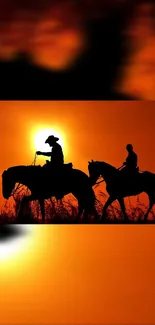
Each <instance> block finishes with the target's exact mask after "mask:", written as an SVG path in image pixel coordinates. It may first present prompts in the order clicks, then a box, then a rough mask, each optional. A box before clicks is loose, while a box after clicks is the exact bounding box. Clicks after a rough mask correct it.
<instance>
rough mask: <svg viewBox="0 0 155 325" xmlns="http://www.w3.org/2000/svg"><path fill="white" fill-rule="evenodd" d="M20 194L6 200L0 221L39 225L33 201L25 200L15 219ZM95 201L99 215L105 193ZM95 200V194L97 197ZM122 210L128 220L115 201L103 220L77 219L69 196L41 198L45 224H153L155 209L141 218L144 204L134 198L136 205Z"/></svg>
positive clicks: (90, 217)
mask: <svg viewBox="0 0 155 325" xmlns="http://www.w3.org/2000/svg"><path fill="white" fill-rule="evenodd" d="M23 195H24V194H23V193H19V194H17V197H16V199H15V201H14V202H13V204H10V201H9V200H8V201H7V200H6V201H5V204H4V205H3V206H2V208H1V211H0V223H1V224H42V223H43V221H42V218H41V211H40V206H39V203H38V202H37V201H34V202H31V203H28V204H27V205H26V206H25V209H24V210H23V213H22V216H21V217H20V219H18V218H17V215H18V211H19V209H20V204H21V200H22V198H23ZM99 196H100V198H99V200H98V201H97V202H96V210H97V213H98V215H99V216H101V215H102V210H103V207H104V204H105V202H106V200H107V198H108V196H107V195H106V194H105V193H104V192H99ZM97 199H98V197H97ZM127 200H128V206H126V211H127V215H128V221H124V217H123V213H122V211H121V208H120V206H119V204H118V203H117V201H116V202H115V203H113V204H112V205H111V206H110V207H109V208H108V215H107V218H106V219H103V220H96V217H95V216H94V215H89V216H88V219H87V220H84V219H83V218H82V216H81V219H80V220H79V219H77V215H78V205H77V201H76V200H75V198H74V197H73V196H72V195H68V196H67V198H66V197H64V198H63V199H62V200H59V201H56V200H55V199H54V198H52V199H51V200H45V222H44V223H46V224H79V223H81V224H86V223H87V224H99V223H101V224H126V223H127V224H149V223H151V224H155V211H154V210H152V211H151V212H150V213H149V218H148V220H147V221H144V215H145V212H146V210H147V206H146V204H144V203H142V202H140V200H139V199H137V203H136V205H135V204H134V205H133V204H131V203H130V199H127Z"/></svg>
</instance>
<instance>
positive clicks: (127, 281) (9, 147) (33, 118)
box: [0, 101, 155, 325]
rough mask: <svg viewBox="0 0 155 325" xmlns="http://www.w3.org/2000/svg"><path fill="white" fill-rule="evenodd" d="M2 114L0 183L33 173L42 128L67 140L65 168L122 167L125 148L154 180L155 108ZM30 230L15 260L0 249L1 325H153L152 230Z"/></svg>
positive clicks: (21, 107) (40, 106)
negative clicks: (8, 172)
mask: <svg viewBox="0 0 155 325" xmlns="http://www.w3.org/2000/svg"><path fill="white" fill-rule="evenodd" d="M0 112H1V119H0V123H1V126H0V132H1V134H0V148H1V159H0V173H2V172H3V170H4V169H6V168H8V167H10V166H13V165H19V164H25V165H28V164H31V163H32V161H33V158H34V153H35V150H36V148H35V144H34V143H35V141H34V138H35V135H36V132H38V130H41V129H45V128H51V129H52V128H54V129H55V130H57V131H58V132H59V133H60V134H61V135H62V137H63V139H64V152H65V160H66V162H70V161H71V162H72V163H73V165H74V167H76V168H79V169H82V170H83V171H85V172H87V164H88V160H89V159H94V160H104V161H106V162H109V163H111V164H112V165H114V166H116V167H119V166H120V165H121V164H122V162H123V161H124V159H125V157H126V150H125V146H126V143H128V142H131V143H132V144H133V145H134V148H135V151H136V152H137V153H138V156H139V166H140V169H141V170H149V171H152V172H155V154H154V149H155V143H154V139H155V128H154V121H155V103H154V102H144V101H138V102H71V101H70V102H58V101H57V102H53V101H52V102H48V101H47V102H37V101H35V102H20V101H18V102H11V101H10V102H7V101H5V102H2V101H1V102H0ZM40 159H41V158H38V160H37V162H38V163H43V162H44V159H43V160H40ZM45 159H46V158H45ZM1 202H3V200H2V194H1ZM31 229H32V233H30V234H28V235H27V236H25V237H24V239H23V241H24V243H23V244H22V245H20V240H19V246H18V248H19V247H20V252H16V251H12V253H11V256H10V258H7V259H5V260H4V259H3V258H1V256H2V255H1V243H0V324H4V325H8V324H9V325H11V324H16V325H17V324H25V325H26V324H29V325H30V324H36V325H37V324H66V325H67V324H79V325H83V324H85V325H86V324H94V325H96V324H107V325H108V324H109V325H111V324H122V325H124V324H126V325H128V324H148V325H153V324H154V323H155V313H154V304H155V298H154V297H155V282H154V274H155V263H154V254H155V228H154V226H149V225H148V226H137V225H135V226H104V225H103V226H97V225H96V226H95V225H93V226H91V225H90V226H81V225H75V226H52V225H49V226H31Z"/></svg>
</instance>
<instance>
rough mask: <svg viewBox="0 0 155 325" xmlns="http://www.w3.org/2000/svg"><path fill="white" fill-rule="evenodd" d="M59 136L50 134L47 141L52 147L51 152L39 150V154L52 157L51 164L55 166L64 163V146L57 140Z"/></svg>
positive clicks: (57, 166)
mask: <svg viewBox="0 0 155 325" xmlns="http://www.w3.org/2000/svg"><path fill="white" fill-rule="evenodd" d="M58 140H59V138H57V137H55V136H54V135H50V136H49V137H48V138H47V139H46V141H45V143H48V144H49V146H50V147H52V150H51V152H41V151H37V152H36V154H37V155H43V156H48V157H51V161H50V165H51V166H52V167H54V168H59V167H61V166H62V165H63V164H64V155H63V151H62V147H61V145H60V144H59V143H57V141H58Z"/></svg>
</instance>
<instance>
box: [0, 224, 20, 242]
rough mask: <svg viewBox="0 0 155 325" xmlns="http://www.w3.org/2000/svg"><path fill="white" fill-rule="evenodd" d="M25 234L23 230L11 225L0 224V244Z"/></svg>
mask: <svg viewBox="0 0 155 325" xmlns="http://www.w3.org/2000/svg"><path fill="white" fill-rule="evenodd" d="M25 234H26V231H25V229H23V228H21V227H19V226H18V224H16V225H11V224H0V243H1V242H6V241H9V240H12V239H14V238H17V237H21V236H23V235H25Z"/></svg>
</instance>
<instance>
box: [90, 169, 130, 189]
mask: <svg viewBox="0 0 155 325" xmlns="http://www.w3.org/2000/svg"><path fill="white" fill-rule="evenodd" d="M123 166H124V165H122V166H120V167H119V168H117V170H120V169H122V167H123ZM104 182H105V180H104V179H102V181H99V182H97V183H95V187H96V186H97V185H99V184H101V183H104Z"/></svg>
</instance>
